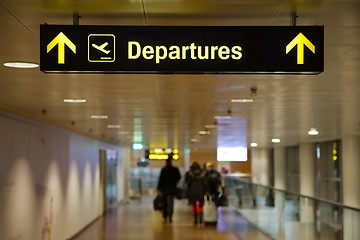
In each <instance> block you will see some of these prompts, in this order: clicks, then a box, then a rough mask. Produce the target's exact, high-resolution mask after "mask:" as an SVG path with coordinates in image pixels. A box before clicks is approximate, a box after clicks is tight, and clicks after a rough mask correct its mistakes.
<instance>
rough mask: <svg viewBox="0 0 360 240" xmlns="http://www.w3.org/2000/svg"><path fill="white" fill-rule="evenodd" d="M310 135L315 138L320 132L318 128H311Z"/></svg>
mask: <svg viewBox="0 0 360 240" xmlns="http://www.w3.org/2000/svg"><path fill="white" fill-rule="evenodd" d="M308 134H309V135H312V136H315V135H318V134H319V132H318V131H317V130H316V128H310V130H309V131H308Z"/></svg>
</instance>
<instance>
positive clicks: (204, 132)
mask: <svg viewBox="0 0 360 240" xmlns="http://www.w3.org/2000/svg"><path fill="white" fill-rule="evenodd" d="M199 134H200V135H209V134H210V131H199Z"/></svg>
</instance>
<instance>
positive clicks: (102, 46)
mask: <svg viewBox="0 0 360 240" xmlns="http://www.w3.org/2000/svg"><path fill="white" fill-rule="evenodd" d="M108 44H109V43H108V42H105V43H103V44H101V45H100V46H98V45H96V44H94V43H93V44H91V46H93V47H94V48H96V49H97V50H99V51H101V52H103V53H105V54H109V53H110V50H105V49H104V48H105V47H106V46H107V45H108Z"/></svg>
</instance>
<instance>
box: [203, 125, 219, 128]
mask: <svg viewBox="0 0 360 240" xmlns="http://www.w3.org/2000/svg"><path fill="white" fill-rule="evenodd" d="M205 128H217V125H205Z"/></svg>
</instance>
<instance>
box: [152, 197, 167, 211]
mask: <svg viewBox="0 0 360 240" xmlns="http://www.w3.org/2000/svg"><path fill="white" fill-rule="evenodd" d="M153 205H154V210H155V211H162V209H163V207H164V197H163V196H162V195H157V196H156V197H155V198H154V201H153Z"/></svg>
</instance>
